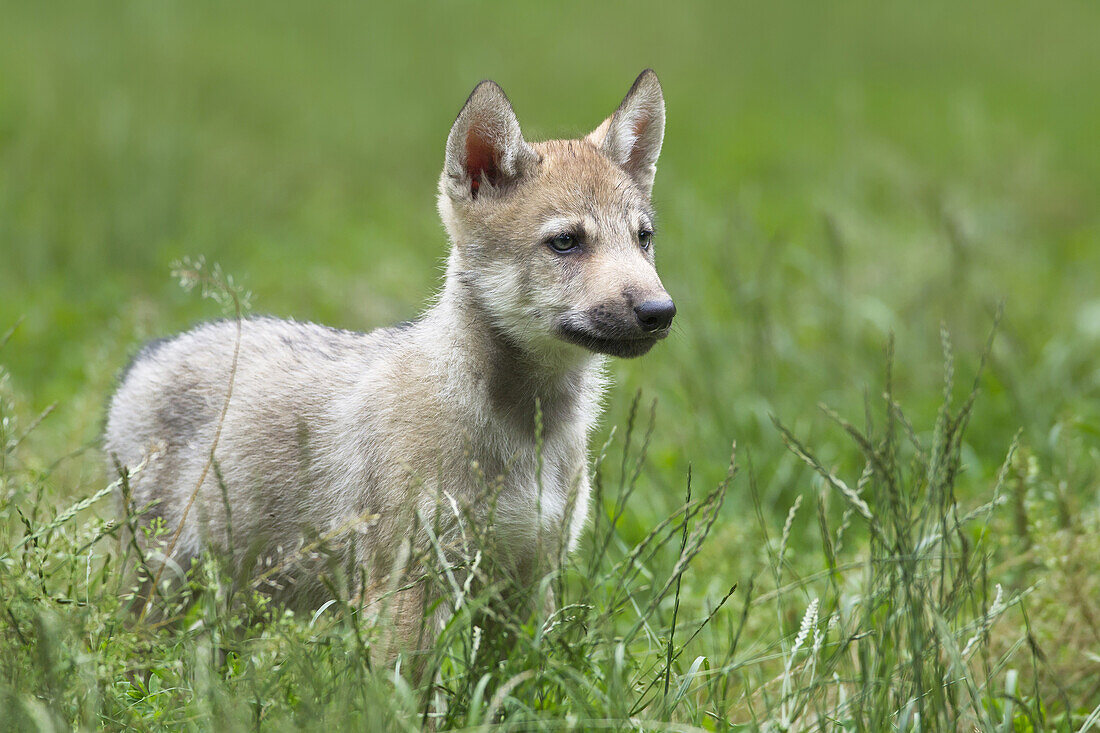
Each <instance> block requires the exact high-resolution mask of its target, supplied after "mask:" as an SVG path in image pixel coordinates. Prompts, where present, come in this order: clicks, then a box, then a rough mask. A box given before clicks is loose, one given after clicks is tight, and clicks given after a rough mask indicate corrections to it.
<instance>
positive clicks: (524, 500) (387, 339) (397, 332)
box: [105, 70, 676, 643]
mask: <svg viewBox="0 0 1100 733" xmlns="http://www.w3.org/2000/svg"><path fill="white" fill-rule="evenodd" d="M664 126H665V111H664V99H663V96H662V93H661V86H660V84H659V82H658V81H657V76H656V74H654V73H653V72H652V71H649V70H647V71H644V72H643V73H642V74H641V75H640V76H639V77H638V79H637V80H636V81H635V82H634V85H633V86H632V87H631V89H630V91H629V93H628V94H627V95H626V97H625V98H624V99H623V101H622V103H621V104H620V105H619V107H618V109H617V110H615V112H614V113H613V114H612V115H611V116H610V117H608V118H607V119H606V120H604V122H603V123H602V124H601V125H600V126H599V127H597V128H596V129H595V130H594V131H593V132H592V133H590V134H589V135H587V136H586V137H583V138H581V139H576V140H549V141H546V142H528V141H527V140H525V139H524V137H523V134H522V133H521V131H520V126H519V123H518V122H517V120H516V115H515V113H514V112H513V110H512V106H511V104H510V103H509V101H508V98H507V97H506V96H505V95H504V92H503V91H502V90H501V88H500V87H499V86H497V85H496V84H495V83H493V82H491V81H483V82H481V83H480V84H478V85H477V87H475V88H474V90H473V93H472V94H470V97H469V99H467V100H466V104H465V106H464V107H463V108H462V111H461V112H460V113H459V115H458V118H457V119H456V120H455V123H454V126H453V127H452V128H451V131H450V135H449V136H448V138H447V146H446V157H445V162H444V165H443V173H442V175H441V176H440V179H439V214H440V216H441V217H442V219H443V224H444V226H445V227H446V230H447V234H448V235H449V237H450V242H451V249H450V256H449V259H448V261H447V271H446V279H445V281H444V283H443V286H442V289H441V291H440V293H439V294H438V297H437V298H436V300H435V304H434V305H433V306H432V307H430V308H429V309H428V310H427V311H426V312H425V313H423V314H422V315H421V316H420V317H419V318H418V319H416V320H414V321H411V322H409V323H405V324H402V325H398V326H393V327H390V328H381V329H378V330H375V331H371V332H369V333H354V332H349V331H342V330H337V329H333V328H327V327H325V326H319V325H315V324H312V323H297V322H295V321H287V320H277V319H273V318H249V319H245V320H241V321H233V320H229V321H221V322H215V323H206V324H203V325H200V326H197V327H196V328H194V329H193V330H191V331H188V332H186V333H183V334H180V335H177V336H174V337H172V338H169V339H164V340H160V341H157V342H154V343H152V344H149V345H147V346H146V347H145V348H144V349H143V350H142V351H141V352H140V353H139V354H138V355H137V356H136V357H135V359H134V360H133V362H132V363H131V365H130V366H129V367H128V369H127V371H126V372H125V373H124V375H123V378H122V380H121V384H120V386H119V388H118V391H117V392H116V393H115V395H114V397H113V399H112V400H111V404H110V409H109V415H108V419H107V425H106V433H105V450H106V453H107V456H108V462H109V465H110V467H111V469H110V470H111V471H112V472H114V471H115V470H116V467H117V466H122V467H124V468H125V469H128V470H129V472H130V473H131V475H130V477H129V482H128V486H129V491H127V492H126V500H127V501H128V502H129V504H130V506H129V507H128V511H131V512H134V516H136V517H137V518H138V522H139V529H138V531H137V533H136V534H137V535H138V536H137V537H136V538H135V539H136V540H137V542H138V543H139V545H142V546H144V550H145V552H144V553H143V554H144V555H145V557H146V559H147V563H148V567H149V573H148V574H149V576H150V578H151V577H157V578H160V577H161V573H160V572H159V571H158V568H160V567H161V565H162V564H167V565H169V566H170V567H171V568H173V569H174V570H172V571H170V572H168V573H166V574H165V577H164V578H163V580H165V581H167V579H168V577H167V576H171V575H174V574H175V575H178V574H179V570H180V569H181V568H183V569H186V567H187V566H189V565H190V563H191V562H192V561H194V560H195V559H196V558H198V557H199V556H200V554H201V553H202V552H203V551H204V550H210V551H212V552H215V553H217V554H219V555H221V556H222V557H226V558H228V561H229V566H230V567H232V568H233V569H234V572H237V573H239V574H240V577H241V578H242V579H250V580H251V581H252V582H256V583H261V581H262V586H263V588H264V589H265V590H266V592H268V593H270V594H271V595H272V596H274V597H276V598H277V600H278V601H279V602H281V603H284V604H287V605H289V606H291V607H300V608H316V607H317V606H319V605H321V604H322V603H324V602H325V601H326V600H327V599H329V598H331V597H332V593H333V590H334V588H337V587H342V588H344V589H345V590H346V592H347V594H348V597H350V598H353V599H354V600H355V602H356V603H359V604H361V605H362V607H363V608H364V609H368V608H372V607H375V606H377V605H378V604H380V603H381V601H380V599H382V598H385V599H386V608H387V609H388V612H389V613H390V614H391V616H392V620H393V622H394V623H395V624H396V626H397V627H398V628H399V630H400V633H402V634H404V635H405V636H406V637H408V636H410V635H412V634H413V633H414V631H413V630H414V629H416V628H421V629H423V623H422V622H423V620H424V618H425V611H426V610H428V611H430V610H431V609H437V611H436V613H438V609H439V608H441V607H444V606H445V601H446V589H444V588H434V589H433V586H432V584H431V583H430V582H429V581H427V580H425V577H426V576H427V575H429V574H427V573H424V572H422V571H423V569H424V567H425V566H426V564H427V563H429V562H435V561H438V560H439V559H441V558H444V559H446V558H448V557H449V556H450V555H454V556H455V557H457V556H458V555H459V554H460V550H459V546H460V545H461V543H462V542H463V541H464V538H465V539H468V537H469V536H470V535H471V534H477V533H478V532H480V533H481V535H482V536H484V537H488V538H490V539H491V542H490V545H489V546H491V547H493V548H495V549H494V551H493V554H494V558H493V559H494V562H495V564H496V565H497V566H498V567H501V568H505V569H507V570H508V571H509V572H511V573H512V574H513V576H514V579H515V580H516V581H517V585H518V586H522V585H523V584H525V583H526V584H528V585H530V583H531V581H532V580H533V579H534V578H535V574H536V573H537V572H538V568H539V566H540V562H541V559H542V558H543V557H550V556H553V554H552V553H553V552H564V551H567V550H568V549H569V548H571V547H572V546H573V545H574V544H575V543H576V541H577V537H578V534H579V533H580V531H581V528H582V527H583V525H584V523H585V518H586V514H587V510H588V501H589V477H588V452H587V442H588V436H589V432H590V431H591V429H592V427H593V425H594V423H595V421H596V419H597V417H598V415H599V413H600V400H601V395H602V391H603V389H604V378H603V376H602V364H603V361H604V358H605V355H610V356H619V357H635V356H640V355H642V354H645V353H646V352H647V351H649V349H650V348H651V347H652V346H653V345H654V344H655V343H656V342H657V341H659V340H661V339H662V338H664V337H665V336H666V335H667V334H668V332H669V328H670V326H671V324H672V320H673V316H674V315H675V313H676V307H675V305H674V304H673V302H672V299H671V298H670V297H669V295H668V293H667V292H666V291H665V289H664V287H663V286H662V284H661V280H660V278H659V277H658V276H657V270H656V269H655V267H654V248H655V246H656V244H655V235H654V215H653V210H652V206H651V204H650V191H651V189H652V186H653V177H654V174H655V172H656V163H657V156H658V154H659V153H660V150H661V141H662V138H663V136H664ZM160 520H162V521H163V524H161V523H160ZM154 521H156V522H157V525H158V526H161V527H163V528H164V531H161V532H160V533H151V532H148V531H144V530H142V529H140V526H146V527H147V526H149V524H150V523H153V522H154ZM335 577H340V578H342V579H343V580H341V581H339V582H340V583H343V584H344V585H343V586H340V585H339V584H337V585H334V584H333V578H335ZM150 578H147V579H146V581H145V590H144V591H143V592H144V593H145V594H147V597H146V599H145V603H146V605H148V603H149V601H150V600H154V597H155V595H156V593H157V592H159V590H160V589H158V588H155V587H153V585H154V583H153V582H152V581H151V579H150ZM428 615H429V616H430V615H431V614H430V613H429V614H428ZM437 620H438V619H437ZM429 626H430V624H429ZM428 633H431V631H430V630H429V632H428ZM411 643H415V640H413V641H412V642H411Z"/></svg>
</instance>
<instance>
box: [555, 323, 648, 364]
mask: <svg viewBox="0 0 1100 733" xmlns="http://www.w3.org/2000/svg"><path fill="white" fill-rule="evenodd" d="M667 335H668V332H667V331H658V332H656V333H654V334H652V335H646V336H636V337H634V338H608V337H606V336H600V335H599V334H596V333H593V332H592V331H588V330H585V329H582V328H577V327H576V326H572V325H569V324H562V325H561V326H560V327H559V328H558V336H559V337H561V338H562V339H564V340H565V341H568V342H569V343H572V344H576V345H577V346H583V347H584V348H586V349H588V350H589V351H594V352H596V353H597V354H607V355H609V356H618V357H623V358H627V359H629V358H631V357H635V356H641V355H642V354H644V353H646V352H647V351H649V350H650V349H652V348H653V345H654V344H656V343H657V342H658V341H660V340H661V339H662V338H664V337H665V336H667Z"/></svg>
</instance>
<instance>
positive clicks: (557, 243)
mask: <svg viewBox="0 0 1100 733" xmlns="http://www.w3.org/2000/svg"><path fill="white" fill-rule="evenodd" d="M546 243H547V244H549V245H550V248H551V249H552V250H554V251H555V252H571V251H572V250H574V249H576V248H577V238H576V237H574V236H573V235H572V234H559V235H557V236H556V237H552V238H551V239H550V240H548V241H547V242H546Z"/></svg>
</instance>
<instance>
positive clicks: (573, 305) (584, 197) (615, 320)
mask: <svg viewBox="0 0 1100 733" xmlns="http://www.w3.org/2000/svg"><path fill="white" fill-rule="evenodd" d="M664 129H665V105H664V97H663V96H662V94H661V85H660V82H658V81H657V75H656V74H654V73H653V72H652V71H649V70H647V71H644V72H642V74H641V76H639V77H638V79H637V80H636V81H635V82H634V86H632V87H631V88H630V91H629V92H628V93H627V95H626V98H625V99H623V101H622V104H620V105H619V108H618V109H617V110H615V112H614V114H612V115H611V116H610V117H608V118H607V119H606V120H604V122H603V124H601V125H600V126H599V127H597V128H596V129H595V130H594V131H593V132H592V133H591V134H589V135H588V136H587V137H584V138H582V139H579V140H550V141H547V142H541V143H529V142H527V141H525V140H524V139H523V134H522V132H521V131H520V127H519V122H518V121H517V120H516V115H515V113H514V112H513V111H512V105H511V104H510V103H509V102H508V98H507V97H506V96H505V95H504V91H503V90H502V89H501V88H500V87H499V86H497V85H496V84H495V83H494V82H491V81H483V82H481V83H480V84H478V85H477V87H476V88H475V89H474V91H473V93H472V94H471V95H470V98H469V99H468V100H467V101H466V105H465V106H464V107H463V108H462V111H461V112H460V113H459V115H458V119H457V120H455V123H454V127H452V128H451V134H450V136H449V137H448V138H447V157H446V163H445V164H444V167H443V175H442V177H441V178H440V184H439V190H440V195H439V212H440V215H441V216H442V218H443V222H444V224H445V225H446V227H447V231H448V233H449V234H450V237H451V241H452V243H453V245H454V246H453V249H452V252H451V259H450V263H449V268H448V274H449V277H451V278H454V279H456V280H457V282H458V283H459V284H460V285H459V287H462V288H465V289H466V290H467V291H468V292H469V294H470V295H471V296H472V297H473V298H474V302H476V303H477V304H478V305H479V306H480V309H481V311H482V312H483V313H484V314H486V315H487V316H488V318H489V320H490V321H491V326H492V327H493V328H494V329H496V330H497V331H498V332H499V333H500V334H501V335H502V336H503V337H505V338H507V339H508V340H509V341H511V342H512V343H513V344H515V345H516V346H519V347H521V348H525V349H527V350H529V351H531V352H533V353H537V354H545V355H547V356H549V355H551V354H553V353H557V352H564V353H568V352H569V351H571V350H576V348H577V347H583V348H585V349H589V350H591V351H595V352H600V353H604V354H611V355H614V356H639V355H641V354H644V353H645V352H647V351H649V349H650V348H651V347H652V346H653V344H654V343H656V342H657V341H658V340H659V339H661V338H663V337H664V336H666V335H667V334H668V330H669V327H670V326H671V324H672V318H673V316H674V315H675V314H676V306H675V305H674V304H673V302H672V299H671V298H670V297H669V295H668V293H667V292H666V291H665V289H664V286H662V285H661V280H660V278H659V277H658V276H657V270H656V269H655V268H654V260H653V257H654V247H655V246H656V242H655V240H656V236H655V234H654V219H653V209H652V206H651V204H650V191H651V190H652V188H653V176H654V174H655V173H656V170H657V166H656V163H657V156H658V154H659V153H660V152H661V140H662V138H663V137H664Z"/></svg>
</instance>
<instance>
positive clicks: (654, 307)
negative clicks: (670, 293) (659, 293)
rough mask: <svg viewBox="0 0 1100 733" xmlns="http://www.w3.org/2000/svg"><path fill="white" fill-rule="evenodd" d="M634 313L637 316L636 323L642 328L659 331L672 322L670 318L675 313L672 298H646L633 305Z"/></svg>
mask: <svg viewBox="0 0 1100 733" xmlns="http://www.w3.org/2000/svg"><path fill="white" fill-rule="evenodd" d="M634 315H636V316H638V323H640V324H641V326H642V328H643V329H644V330H646V331H660V330H661V329H663V328H668V327H669V326H670V325H671V324H672V318H673V316H675V315H676V304H675V303H673V302H672V298H663V299H661V300H647V301H646V302H644V303H642V304H641V305H636V306H634Z"/></svg>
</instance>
